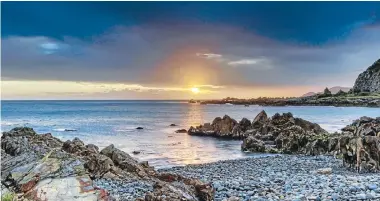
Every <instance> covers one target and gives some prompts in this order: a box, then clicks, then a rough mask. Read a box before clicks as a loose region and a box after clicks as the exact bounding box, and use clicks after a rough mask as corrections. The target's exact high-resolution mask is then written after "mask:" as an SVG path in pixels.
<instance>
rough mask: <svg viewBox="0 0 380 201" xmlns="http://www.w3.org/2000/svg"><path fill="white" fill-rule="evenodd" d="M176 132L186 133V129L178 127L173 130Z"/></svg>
mask: <svg viewBox="0 0 380 201" xmlns="http://www.w3.org/2000/svg"><path fill="white" fill-rule="evenodd" d="M175 132H176V133H187V130H186V129H178V130H176V131H175Z"/></svg>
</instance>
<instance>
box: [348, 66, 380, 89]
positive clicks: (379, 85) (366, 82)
mask: <svg viewBox="0 0 380 201" xmlns="http://www.w3.org/2000/svg"><path fill="white" fill-rule="evenodd" d="M353 89H354V91H357V92H359V91H360V92H380V59H379V60H377V61H376V62H375V63H374V64H372V66H370V67H369V68H368V69H367V70H366V71H364V72H362V73H360V74H359V76H358V78H357V79H356V81H355V85H354V87H353Z"/></svg>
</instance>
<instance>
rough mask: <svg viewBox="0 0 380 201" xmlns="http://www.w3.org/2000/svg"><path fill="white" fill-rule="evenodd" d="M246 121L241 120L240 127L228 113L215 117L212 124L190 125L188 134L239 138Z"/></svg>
mask: <svg viewBox="0 0 380 201" xmlns="http://www.w3.org/2000/svg"><path fill="white" fill-rule="evenodd" d="M246 124H247V122H242V125H241V126H243V127H241V126H240V125H239V124H238V123H237V121H236V120H235V119H232V118H231V117H230V116H228V115H224V116H223V118H220V117H217V118H215V119H214V120H213V122H212V124H210V123H205V124H203V125H200V126H197V127H195V128H194V127H190V128H189V130H188V134H189V135H199V136H213V137H222V138H232V139H233V138H241V137H242V136H241V134H242V129H245V125H246Z"/></svg>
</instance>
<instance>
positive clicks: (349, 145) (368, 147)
mask: <svg viewBox="0 0 380 201" xmlns="http://www.w3.org/2000/svg"><path fill="white" fill-rule="evenodd" d="M342 131H343V132H342V135H343V136H342V137H341V138H340V139H339V152H340V153H341V154H342V157H343V164H344V165H345V166H347V167H350V168H355V169H356V170H357V171H379V170H380V117H377V118H376V119H373V118H369V117H362V118H360V119H358V120H355V121H354V122H353V123H352V124H351V125H348V126H346V127H345V128H343V129H342Z"/></svg>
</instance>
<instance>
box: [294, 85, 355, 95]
mask: <svg viewBox="0 0 380 201" xmlns="http://www.w3.org/2000/svg"><path fill="white" fill-rule="evenodd" d="M350 89H351V88H350V87H340V86H335V87H331V88H329V90H330V91H331V93H332V94H336V93H338V91H339V90H342V91H344V92H348V91H349V90H350ZM321 93H322V92H308V93H306V94H304V95H302V96H301V97H308V96H314V95H317V94H321Z"/></svg>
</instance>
